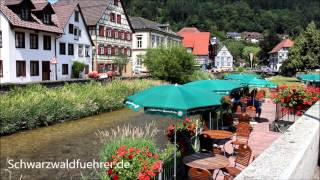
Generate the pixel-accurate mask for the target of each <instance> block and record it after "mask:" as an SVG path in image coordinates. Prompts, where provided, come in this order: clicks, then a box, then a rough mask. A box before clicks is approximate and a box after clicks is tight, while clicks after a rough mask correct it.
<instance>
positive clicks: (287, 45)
mask: <svg viewBox="0 0 320 180" xmlns="http://www.w3.org/2000/svg"><path fill="white" fill-rule="evenodd" d="M293 44H294V42H293V41H292V40H290V39H284V40H282V41H281V42H280V43H279V44H277V45H276V46H275V47H274V48H273V49H272V50H271V51H270V52H269V53H270V54H271V53H276V52H278V51H279V50H280V49H282V48H290V47H292V46H293Z"/></svg>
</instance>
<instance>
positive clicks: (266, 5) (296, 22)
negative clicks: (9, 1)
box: [124, 0, 320, 37]
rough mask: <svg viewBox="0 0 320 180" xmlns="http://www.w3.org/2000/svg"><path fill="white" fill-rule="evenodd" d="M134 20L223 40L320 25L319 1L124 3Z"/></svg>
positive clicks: (128, 0) (129, 0)
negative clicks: (232, 35)
mask: <svg viewBox="0 0 320 180" xmlns="http://www.w3.org/2000/svg"><path fill="white" fill-rule="evenodd" d="M124 3H125V6H126V9H127V11H128V13H129V15H131V16H141V17H144V18H148V19H151V20H156V21H158V22H161V23H165V22H169V23H170V24H171V25H172V28H173V29H174V30H179V29H180V28H181V27H184V26H196V27H198V28H199V29H201V30H203V31H210V32H212V33H215V34H219V36H221V37H223V35H224V32H228V31H238V32H242V31H258V32H263V31H264V30H266V29H269V30H271V31H275V32H277V33H281V34H282V33H288V34H289V35H291V36H296V35H298V34H299V33H300V32H301V31H302V30H303V29H304V28H305V27H306V26H307V24H308V23H309V22H310V21H312V20H313V21H315V23H316V24H317V26H319V24H320V8H319V7H320V1H319V0H124Z"/></svg>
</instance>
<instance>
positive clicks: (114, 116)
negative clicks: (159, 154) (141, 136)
mask: <svg viewBox="0 0 320 180" xmlns="http://www.w3.org/2000/svg"><path fill="white" fill-rule="evenodd" d="M151 121H155V123H156V126H157V127H158V128H159V130H160V131H159V133H158V135H157V136H156V138H155V142H156V144H157V145H158V146H159V148H162V147H164V145H165V144H167V142H168V141H167V139H166V137H165V130H166V127H167V126H168V124H169V123H172V121H173V120H171V119H168V118H164V117H158V116H151V115H145V114H143V113H142V112H139V113H135V112H132V111H131V110H127V109H123V110H119V111H114V112H110V113H104V114H100V115H97V116H92V117H88V118H83V119H80V120H76V121H70V122H65V123H62V124H57V125H54V126H50V127H45V128H39V129H35V130H29V131H25V132H20V133H16V134H13V135H9V136H4V137H1V138H0V147H1V148H0V150H1V154H0V157H1V179H9V176H8V172H6V171H5V170H4V169H6V168H8V167H9V164H8V163H7V159H13V160H14V162H17V161H19V160H20V159H22V160H23V161H25V162H27V161H31V162H45V161H48V162H55V161H57V162H59V161H65V160H66V159H69V160H73V159H80V161H81V162H86V161H92V159H96V160H98V159H99V151H100V149H101V147H102V145H101V144H100V142H99V139H98V138H97V136H96V134H95V133H96V132H97V131H98V130H110V129H112V128H116V127H117V126H123V125H124V124H130V125H133V126H140V127H145V124H146V123H150V122H151ZM11 172H12V179H19V178H20V177H21V176H22V177H23V178H22V179H63V178H66V179H70V177H79V176H80V175H81V173H82V174H88V173H89V172H91V170H85V169H82V170H79V169H69V170H64V169H50V170H48V169H18V170H17V169H15V170H13V169H11Z"/></svg>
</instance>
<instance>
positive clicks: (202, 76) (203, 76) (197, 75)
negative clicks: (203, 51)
mask: <svg viewBox="0 0 320 180" xmlns="http://www.w3.org/2000/svg"><path fill="white" fill-rule="evenodd" d="M208 79H214V76H213V74H211V73H210V72H207V71H203V70H198V71H194V72H193V73H192V75H191V76H190V77H189V81H197V80H208Z"/></svg>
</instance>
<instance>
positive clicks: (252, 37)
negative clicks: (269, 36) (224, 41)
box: [242, 32, 263, 43]
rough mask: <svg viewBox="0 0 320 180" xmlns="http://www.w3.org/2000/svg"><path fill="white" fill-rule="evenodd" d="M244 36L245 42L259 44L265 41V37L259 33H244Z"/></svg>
mask: <svg viewBox="0 0 320 180" xmlns="http://www.w3.org/2000/svg"><path fill="white" fill-rule="evenodd" d="M242 36H243V39H244V40H246V41H248V42H251V43H258V42H260V41H261V40H263V35H262V34H261V33H258V32H243V33H242Z"/></svg>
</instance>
